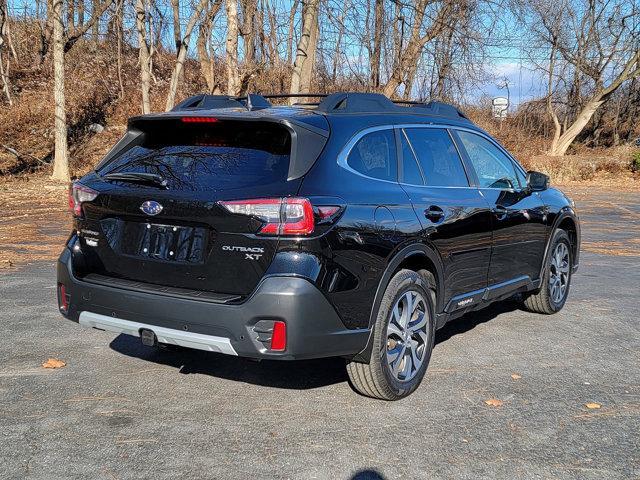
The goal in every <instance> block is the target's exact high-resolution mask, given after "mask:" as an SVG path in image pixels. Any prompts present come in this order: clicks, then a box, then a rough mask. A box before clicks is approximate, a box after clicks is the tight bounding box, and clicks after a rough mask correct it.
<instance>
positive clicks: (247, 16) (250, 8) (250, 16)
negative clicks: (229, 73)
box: [241, 0, 258, 65]
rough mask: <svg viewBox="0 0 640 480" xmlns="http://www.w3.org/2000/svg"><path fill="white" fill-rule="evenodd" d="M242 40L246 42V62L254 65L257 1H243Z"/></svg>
mask: <svg viewBox="0 0 640 480" xmlns="http://www.w3.org/2000/svg"><path fill="white" fill-rule="evenodd" d="M241 5H242V38H243V41H244V61H245V62H246V63H247V64H248V65H252V64H253V63H254V62H255V60H256V41H255V39H256V22H255V17H256V10H257V8H258V2H257V1H256V0H242V2H241Z"/></svg>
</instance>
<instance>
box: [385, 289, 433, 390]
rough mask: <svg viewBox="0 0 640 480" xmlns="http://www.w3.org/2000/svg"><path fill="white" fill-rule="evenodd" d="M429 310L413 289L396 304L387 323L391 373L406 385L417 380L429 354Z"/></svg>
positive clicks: (388, 355)
mask: <svg viewBox="0 0 640 480" xmlns="http://www.w3.org/2000/svg"><path fill="white" fill-rule="evenodd" d="M429 321H430V318H429V309H428V308H427V303H426V302H425V300H424V298H423V296H422V295H421V294H420V293H418V292H416V291H413V290H409V291H408V292H406V293H404V294H403V295H402V296H401V297H400V298H399V299H398V300H397V301H396V303H395V304H394V306H393V309H392V310H391V314H390V318H389V322H388V324H387V349H386V358H387V364H388V365H389V370H390V371H391V374H392V375H393V376H394V377H395V378H396V379H397V380H400V381H402V382H407V381H409V380H411V379H412V378H414V377H415V376H416V374H417V373H418V371H420V366H421V365H422V363H423V361H424V359H425V355H426V353H427V341H428V336H427V328H428V327H429Z"/></svg>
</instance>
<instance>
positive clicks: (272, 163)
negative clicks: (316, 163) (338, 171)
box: [98, 121, 291, 190]
mask: <svg viewBox="0 0 640 480" xmlns="http://www.w3.org/2000/svg"><path fill="white" fill-rule="evenodd" d="M144 130H145V133H144V140H143V142H142V143H141V144H140V145H137V146H134V147H132V148H130V149H129V150H127V151H125V152H124V153H122V154H121V155H119V156H118V157H116V158H115V159H114V160H112V161H111V162H109V163H107V164H106V165H104V166H102V167H101V168H100V169H99V170H98V173H99V174H100V175H104V174H107V173H116V172H117V173H123V172H140V173H153V174H157V175H161V176H162V177H163V178H165V179H166V180H167V182H168V187H169V188H170V189H181V190H226V189H233V188H241V187H250V186H256V185H266V184H270V183H277V182H281V181H284V180H286V178H287V173H288V170H289V157H290V153H291V135H290V134H289V131H288V130H287V129H286V128H284V127H282V126H280V125H276V124H272V123H264V122H233V121H228V122H225V121H220V122H219V123H205V124H193V123H190V124H183V123H182V122H180V121H163V122H148V123H147V125H145V127H144Z"/></svg>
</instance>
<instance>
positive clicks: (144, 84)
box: [136, 0, 151, 114]
mask: <svg viewBox="0 0 640 480" xmlns="http://www.w3.org/2000/svg"><path fill="white" fill-rule="evenodd" d="M136 30H138V49H139V52H138V58H139V62H140V90H141V91H142V113H143V114H147V113H150V112H151V102H150V100H149V89H150V86H151V54H150V52H149V43H148V41H147V11H146V8H145V5H144V0H136Z"/></svg>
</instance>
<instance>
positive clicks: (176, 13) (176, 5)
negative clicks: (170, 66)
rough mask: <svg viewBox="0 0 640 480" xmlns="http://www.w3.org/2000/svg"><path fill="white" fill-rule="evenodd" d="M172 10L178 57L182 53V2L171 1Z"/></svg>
mask: <svg viewBox="0 0 640 480" xmlns="http://www.w3.org/2000/svg"><path fill="white" fill-rule="evenodd" d="M171 9H172V11H173V43H174V44H175V46H176V57H177V56H178V54H179V52H180V46H181V44H182V28H181V24H180V0H171Z"/></svg>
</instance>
